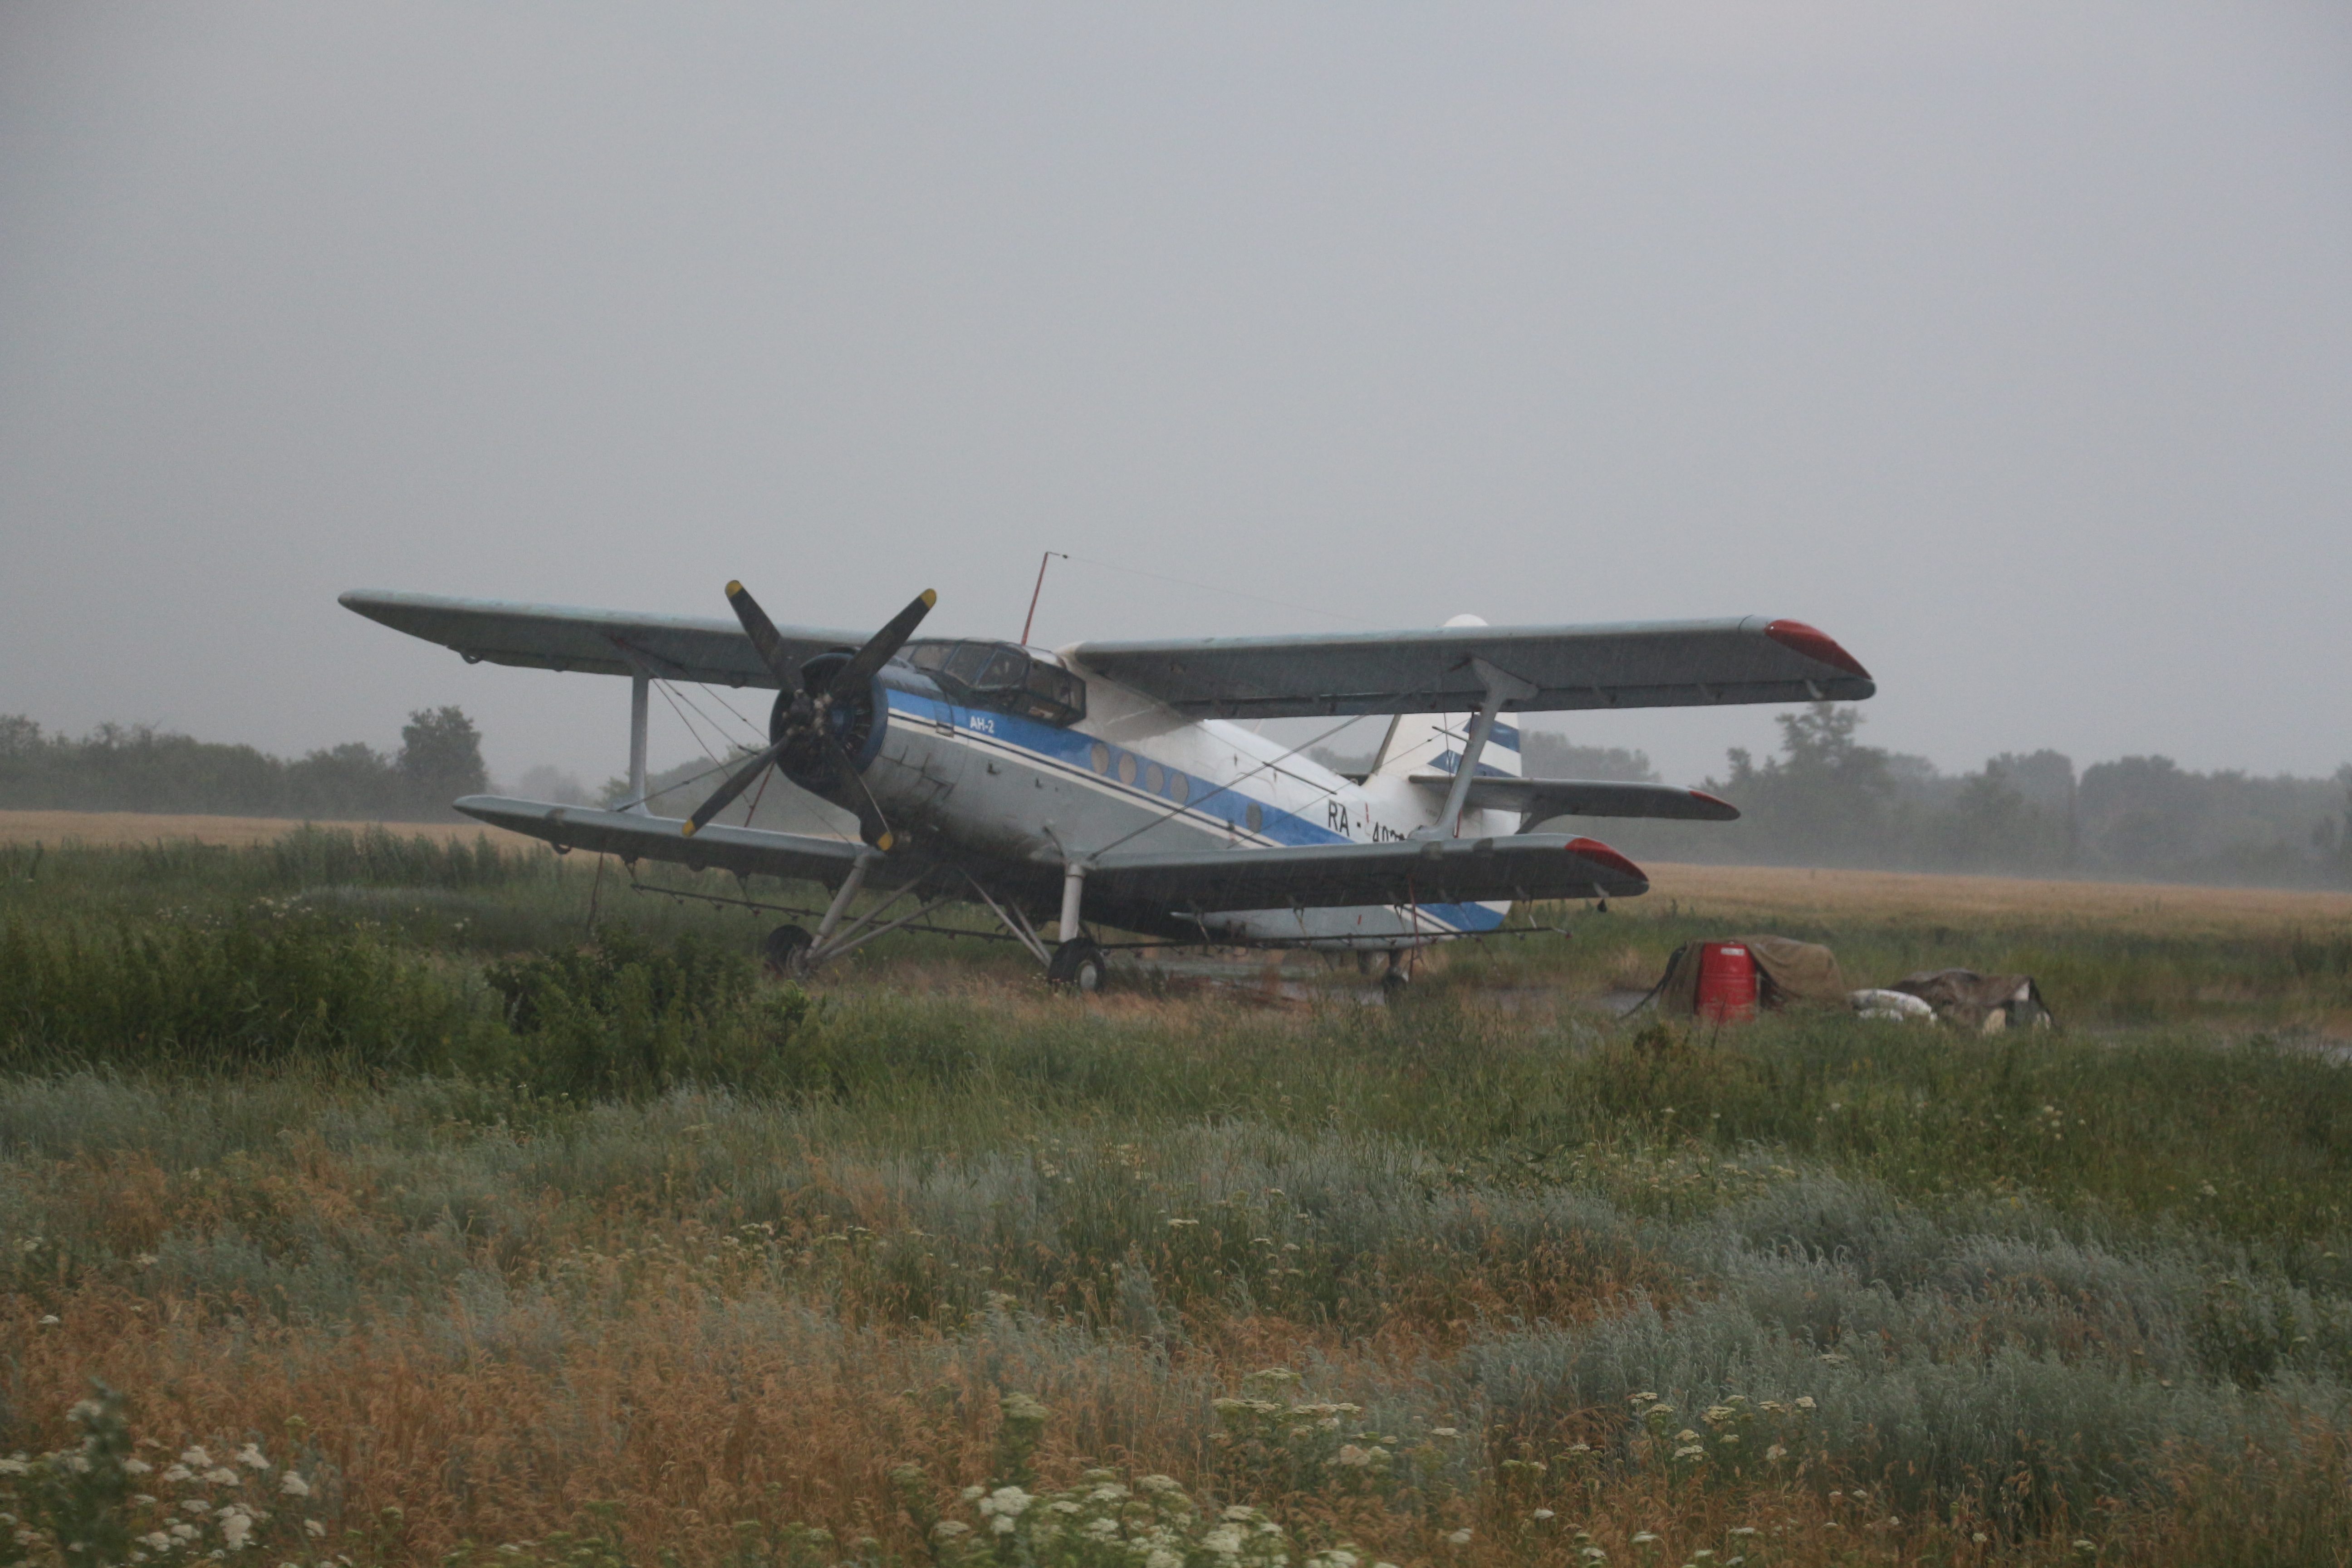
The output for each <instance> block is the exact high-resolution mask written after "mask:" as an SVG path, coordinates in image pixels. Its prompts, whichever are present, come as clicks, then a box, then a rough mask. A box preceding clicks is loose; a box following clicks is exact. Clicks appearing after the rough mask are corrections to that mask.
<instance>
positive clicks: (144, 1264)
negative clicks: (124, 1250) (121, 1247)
mask: <svg viewBox="0 0 2352 1568" xmlns="http://www.w3.org/2000/svg"><path fill="white" fill-rule="evenodd" d="M131 1262H133V1263H136V1264H137V1265H139V1267H140V1268H154V1267H155V1265H157V1264H158V1263H161V1262H163V1259H162V1258H158V1257H156V1256H155V1255H154V1254H153V1253H152V1252H142V1253H141V1254H140V1255H139V1256H138V1257H136V1258H132V1259H131Z"/></svg>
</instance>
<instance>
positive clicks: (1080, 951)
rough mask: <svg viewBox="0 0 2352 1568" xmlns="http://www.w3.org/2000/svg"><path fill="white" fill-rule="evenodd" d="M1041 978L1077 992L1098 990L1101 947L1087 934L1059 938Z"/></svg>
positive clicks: (1100, 979) (1101, 975) (1101, 963)
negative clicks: (1066, 940) (1052, 957)
mask: <svg viewBox="0 0 2352 1568" xmlns="http://www.w3.org/2000/svg"><path fill="white" fill-rule="evenodd" d="M1045 979H1046V980H1047V981H1048V982H1049V983H1050V984H1055V985H1058V986H1063V987H1066V988H1067V989H1069V990H1072V991H1076V992H1080V993H1088V992H1095V991H1099V990H1101V989H1102V983H1103V952H1102V949H1101V948H1100V947H1099V946H1097V944H1096V942H1095V941H1094V939H1093V938H1091V937H1083V936H1081V937H1075V938H1073V939H1072V940H1070V941H1068V942H1063V943H1062V944H1061V945H1060V946H1058V947H1056V948H1055V949H1054V961H1053V962H1052V963H1048V964H1047V965H1046V966H1045Z"/></svg>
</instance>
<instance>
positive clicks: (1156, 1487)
mask: <svg viewBox="0 0 2352 1568" xmlns="http://www.w3.org/2000/svg"><path fill="white" fill-rule="evenodd" d="M1135 1489H1136V1490H1137V1491H1139V1492H1150V1493H1151V1494H1152V1495H1153V1496H1154V1497H1164V1496H1166V1495H1167V1494H1168V1493H1170V1492H1181V1491H1182V1490H1183V1487H1182V1486H1181V1485H1180V1484H1178V1482H1177V1480H1176V1478H1175V1477H1173V1476H1139V1477H1138V1478H1137V1479H1136V1482H1135Z"/></svg>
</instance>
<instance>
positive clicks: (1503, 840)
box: [1087, 833, 1650, 914]
mask: <svg viewBox="0 0 2352 1568" xmlns="http://www.w3.org/2000/svg"><path fill="white" fill-rule="evenodd" d="M1649 889H1650V879H1649V878H1648V877H1647V876H1645V875H1643V871H1642V868H1640V867H1639V866H1636V865H1634V864H1633V862H1632V861H1631V860H1628V859H1626V858H1625V857H1623V856H1622V855H1620V854H1618V853H1617V851H1615V850H1614V849H1612V848H1610V847H1609V846H1607V845H1606V844H1603V843H1601V841H1600V840H1599V839H1596V838H1577V837H1570V836H1569V835H1567V834H1559V833H1521V834H1514V835H1510V836H1508V837H1496V838H1422V839H1406V840H1403V841H1402V842H1398V843H1390V844H1315V845H1308V846H1305V847H1298V848H1278V849H1203V850H1190V851H1185V852H1181V853H1177V854H1165V855H1151V854H1141V855H1119V854H1111V855H1106V856H1104V857H1102V858H1100V859H1098V860H1097V861H1095V862H1094V864H1093V867H1092V868H1091V869H1090V870H1089V871H1088V872H1087V898H1088V900H1093V899H1094V898H1095V897H1096V896H1097V894H1099V895H1100V896H1101V897H1103V898H1104V899H1105V900H1106V901H1108V902H1110V903H1113V904H1117V905H1125V906H1130V907H1133V906H1143V907H1149V908H1151V909H1155V910H1167V911H1169V912H1171V913H1180V914H1207V913H1212V912H1214V911H1219V910H1275V909H1344V908H1349V907H1351V906H1356V905H1385V904H1463V903H1492V902H1498V901H1504V900H1522V901H1524V900H1541V899H1623V898H1632V897H1633V896H1634V895H1636V894H1639V893H1645V892H1647V891H1649Z"/></svg>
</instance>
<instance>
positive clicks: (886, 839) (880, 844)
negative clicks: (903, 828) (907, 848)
mask: <svg viewBox="0 0 2352 1568" xmlns="http://www.w3.org/2000/svg"><path fill="white" fill-rule="evenodd" d="M897 842H898V840H896V839H894V838H892V837H890V836H889V835H888V834H887V833H886V834H884V835H883V836H882V837H879V838H877V839H876V840H875V841H874V847H875V848H877V849H879V850H880V851H882V853H884V854H885V855H887V854H888V853H889V852H890V846H891V845H893V844H895V843H897Z"/></svg>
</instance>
